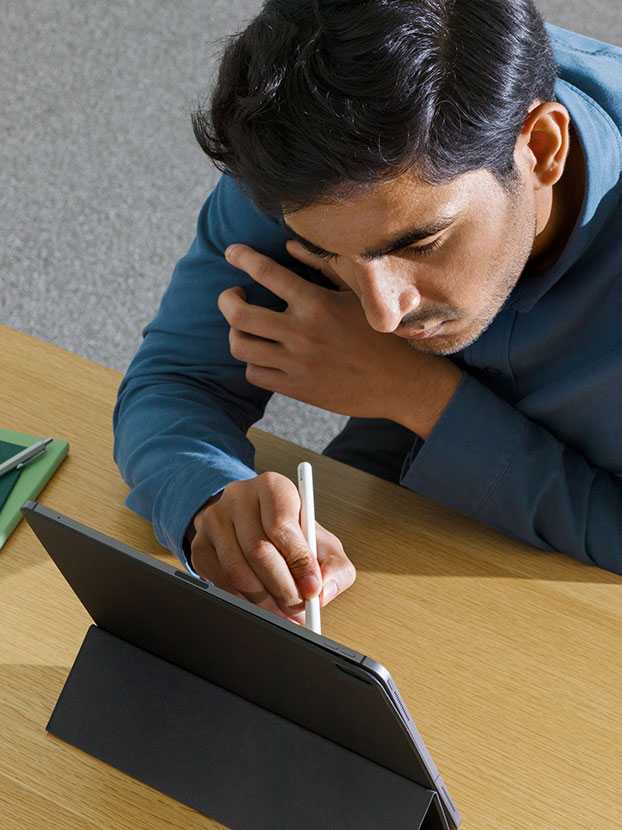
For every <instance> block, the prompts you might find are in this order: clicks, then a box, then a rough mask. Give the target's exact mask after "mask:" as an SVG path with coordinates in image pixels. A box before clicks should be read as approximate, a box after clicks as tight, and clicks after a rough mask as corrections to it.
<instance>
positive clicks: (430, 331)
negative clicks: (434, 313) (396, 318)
mask: <svg viewBox="0 0 622 830" xmlns="http://www.w3.org/2000/svg"><path fill="white" fill-rule="evenodd" d="M446 322H447V321H446V320H443V321H442V322H441V323H435V324H434V325H433V326H428V327H427V328H426V329H424V330H423V331H422V330H421V329H419V330H417V329H404V332H403V333H400V335H399V336H400V337H406V338H407V339H408V340H413V339H414V340H426V339H427V338H428V337H433V336H434V335H435V334H436V333H437V332H438V331H440V329H441V328H442V327H443V326H444V325H445V323H446Z"/></svg>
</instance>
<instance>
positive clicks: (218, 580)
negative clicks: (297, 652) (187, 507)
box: [192, 534, 304, 625]
mask: <svg viewBox="0 0 622 830" xmlns="http://www.w3.org/2000/svg"><path fill="white" fill-rule="evenodd" d="M222 538H223V540H224V539H225V538H226V535H225V534H223V537H222ZM197 540H198V541H197ZM223 544H224V541H223ZM238 550H239V547H238ZM222 551H224V548H221V555H219V553H218V551H217V550H216V548H215V547H214V546H213V545H212V544H210V543H209V542H207V541H206V539H205V537H204V536H203V538H202V539H201V537H199V536H197V537H195V541H194V542H193V546H192V559H193V565H194V569H195V570H196V572H197V573H198V574H199V576H201V577H203V579H209V580H210V581H212V582H213V583H214V584H215V585H218V587H219V588H222V589H223V590H225V591H228V592H229V593H231V594H234V595H235V596H237V597H240V598H242V599H246V600H248V601H249V602H252V603H253V604H254V605H258V606H259V607H260V608H263V609H264V610H265V611H270V612H271V613H273V614H276V615H277V616H278V617H281V618H283V619H288V620H290V621H291V622H294V623H296V624H298V625H300V624H302V623H304V603H299V605H298V607H297V610H296V611H290V612H289V613H288V612H286V611H284V610H283V609H281V608H280V607H279V606H278V604H277V603H276V602H275V600H274V598H273V597H272V596H271V595H270V594H269V593H268V591H266V589H265V588H264V587H263V586H261V583H260V582H259V580H258V579H257V577H256V576H255V575H254V573H253V571H252V570H251V569H250V567H248V566H247V570H248V572H249V573H250V577H249V576H248V574H246V573H245V571H244V568H241V569H240V573H242V574H244V576H243V580H239V579H238V573H236V569H235V567H232V566H230V565H224V566H223V561H224V560H226V558H227V557H226V556H224V555H223V554H222ZM246 580H248V581H246ZM240 581H243V584H244V587H248V585H249V584H251V585H253V586H254V587H256V586H257V585H259V586H261V587H260V588H259V589H258V590H240V589H239V588H237V587H236V584H240Z"/></svg>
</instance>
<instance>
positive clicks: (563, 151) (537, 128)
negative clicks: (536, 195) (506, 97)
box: [516, 101, 570, 190]
mask: <svg viewBox="0 0 622 830" xmlns="http://www.w3.org/2000/svg"><path fill="white" fill-rule="evenodd" d="M569 148H570V114H569V113H568V110H567V109H566V107H565V106H564V105H563V104H560V103H559V102H557V101H544V102H539V101H537V102H535V103H534V104H532V105H531V107H530V108H529V113H528V114H527V117H526V118H525V121H524V122H523V126H522V128H521V131H520V134H519V136H518V139H517V142H516V152H517V153H518V155H519V158H521V159H522V160H523V163H525V164H526V165H527V167H528V170H529V171H530V173H531V176H532V178H533V180H534V181H533V186H534V189H535V190H539V189H540V188H543V187H552V186H553V185H554V184H556V183H557V182H558V181H559V180H560V179H561V177H562V174H563V172H564V167H565V165H566V159H567V158H568V150H569Z"/></svg>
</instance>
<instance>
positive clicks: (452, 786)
mask: <svg viewBox="0 0 622 830" xmlns="http://www.w3.org/2000/svg"><path fill="white" fill-rule="evenodd" d="M0 356H1V357H0V389H2V399H1V401H0V426H3V427H7V428H9V429H16V430H20V431H23V432H27V433H32V434H33V435H41V436H43V435H54V436H56V437H63V438H67V439H68V440H69V442H70V451H69V457H68V458H67V460H66V461H65V462H64V464H63V465H62V467H61V468H60V470H59V471H58V472H57V473H56V475H55V476H54V478H53V480H52V481H51V482H50V483H49V484H48V486H47V487H46V489H45V490H44V491H43V493H42V494H41V496H40V499H39V500H40V501H41V502H42V503H44V504H46V505H49V506H51V507H54V508H56V509H58V510H60V511H61V512H63V513H66V514H68V515H69V516H72V517H74V518H76V519H78V520H79V521H81V522H84V523H86V524H89V525H91V526H92V527H94V528H96V529H98V530H100V531H102V532H104V533H107V534H110V535H111V536H114V537H115V538H117V539H121V540H122V541H124V542H126V543H127V544H130V545H132V546H134V547H136V548H137V549H139V550H141V551H144V552H147V553H150V554H153V555H154V556H157V557H160V558H162V559H164V560H167V561H169V562H170V563H172V564H175V562H176V560H175V559H174V558H173V557H172V556H171V554H169V553H168V552H167V551H166V550H164V549H163V548H162V547H161V546H160V545H159V544H158V542H157V541H156V540H155V538H154V536H153V532H152V529H151V525H150V524H149V523H148V522H146V521H145V520H143V519H141V518H140V517H138V516H136V515H134V514H133V513H132V512H131V511H129V510H128V509H127V508H126V507H125V506H124V499H125V496H126V494H127V487H126V485H125V484H124V483H123V481H122V479H121V477H120V474H119V472H118V470H117V468H116V466H115V464H114V462H113V459H112V427H111V418H112V409H113V406H114V401H115V394H116V390H117V387H118V384H119V382H120V379H121V375H120V374H119V373H118V372H115V371H113V370H110V369H106V368H104V367H102V366H98V365H96V364H94V363H91V362H89V361H87V360H85V359H84V358H81V357H78V356H76V355H74V354H71V353H69V352H66V351H63V350H61V349H59V348H57V347H55V346H53V345H50V344H47V343H44V342H42V341H39V340H36V339H34V338H31V337H28V336H26V335H23V334H20V333H17V332H15V331H13V330H11V329H9V328H6V327H1V326H0ZM251 438H252V440H253V443H254V444H255V446H256V447H257V469H258V470H260V471H261V470H266V469H272V470H277V471H279V472H281V473H284V474H285V475H288V476H290V477H291V478H292V479H293V480H295V477H296V465H297V463H298V461H300V460H305V459H306V460H309V461H311V462H312V463H313V465H314V477H315V490H316V511H317V519H318V521H320V522H321V523H322V524H323V525H325V526H326V527H327V528H329V529H330V530H332V531H333V532H334V533H336V534H337V535H338V536H339V537H340V539H341V540H342V542H343V544H344V546H345V548H346V551H347V552H348V554H349V556H350V558H351V559H352V560H353V561H354V563H355V565H356V566H357V569H358V578H357V580H356V582H355V584H354V586H353V587H352V588H351V589H350V590H349V591H347V592H346V593H345V594H344V595H342V596H341V597H339V598H338V599H337V600H336V601H335V602H333V603H332V604H331V605H329V606H328V607H327V608H325V609H324V611H323V615H322V623H323V629H324V633H325V634H326V635H327V636H329V637H331V638H332V639H335V640H338V641H341V642H343V643H344V644H346V645H349V646H351V647H353V648H355V649H357V650H358V651H361V652H363V653H365V654H368V655H370V656H371V657H373V658H375V659H376V660H378V661H379V662H381V663H383V664H384V665H386V666H387V667H388V668H389V669H390V671H391V672H392V674H393V676H394V678H395V679H396V681H397V683H398V685H399V687H400V690H401V691H402V693H403V696H404V698H405V700H406V702H407V704H408V706H409V708H410V710H411V712H412V714H413V717H414V719H415V721H416V722H417V725H418V727H419V730H420V731H421V733H422V734H423V736H424V739H425V740H426V742H427V745H428V747H429V749H430V751H431V753H432V756H433V757H434V759H435V761H436V763H437V764H438V766H439V768H440V770H441V772H442V774H443V776H444V778H445V781H446V784H447V787H448V789H449V791H450V793H451V794H452V796H453V798H454V799H455V801H456V802H457V804H458V806H459V808H460V809H461V811H462V813H463V816H464V822H463V825H462V827H463V828H464V830H553V828H563V830H597V828H598V830H619V828H621V827H622V717H621V714H622V710H621V705H620V704H621V701H622V691H621V687H622V660H621V655H622V648H621V644H620V631H619V630H618V625H620V624H621V622H622V610H621V608H622V605H621V599H622V578H621V577H618V576H616V575H613V574H610V573H607V572H605V571H601V570H599V569H597V568H594V567H591V566H587V565H582V564H579V563H577V562H575V561H573V560H572V559H570V558H569V557H566V556H563V555H561V554H554V555H551V554H545V553H542V552H540V551H537V550H535V549H532V548H529V547H527V546H525V545H522V544H520V543H518V542H514V541H511V540H509V539H507V538H505V537H503V536H501V535H500V534H498V533H496V532H495V531H493V530H490V529H488V528H485V527H483V526H481V525H479V524H477V523H475V522H473V521H471V520H469V519H467V518H465V517H463V516H460V515H458V514H456V513H453V512H451V511H448V510H446V509H444V508H443V507H441V506H440V505H437V504H435V503H433V502H431V501H429V500H426V499H423V498H422V497H419V496H417V495H416V494H415V493H412V492H409V491H408V490H406V489H404V488H401V487H399V486H397V485H392V484H389V483H388V482H385V481H382V480H380V479H377V478H375V477H373V476H369V475H366V474H364V473H362V472H360V471H358V470H355V469H352V468H350V467H347V466H346V465H343V464H340V463H338V462H335V461H332V460H330V459H327V458H324V457H322V456H319V455H316V454H315V453H313V452H310V451H308V450H305V449H302V448H300V447H297V446H296V445H294V444H291V443H289V442H287V441H283V440H281V439H279V438H276V437H274V436H272V435H269V434H267V433H265V432H262V431H260V430H256V429H255V430H252V431H251ZM88 624H89V618H88V615H87V614H86V611H85V610H84V609H83V607H82V606H81V604H80V603H79V601H78V600H77V599H76V598H75V596H74V595H73V593H72V592H71V590H70V589H69V587H68V586H67V584H66V583H65V582H64V580H63V578H62V577H61V576H60V574H59V573H58V571H57V570H56V568H55V567H54V565H53V564H52V562H51V560H50V559H49V558H48V556H47V554H46V553H45V552H44V550H43V548H42V547H41V546H40V545H39V543H38V542H37V540H36V538H35V537H34V535H33V533H32V532H31V531H30V529H29V528H28V527H27V526H26V525H25V523H24V522H22V523H21V524H20V526H19V527H18V528H17V530H16V531H15V533H14V534H13V536H12V537H11V539H10V540H9V542H8V543H7V545H6V546H5V548H4V549H3V550H2V551H0V828H2V830H24V829H26V830H40V828H41V830H43V828H45V829H46V830H55V829H56V828H59V830H60V828H62V830H77V829H78V828H80V829H82V828H84V830H87V829H88V830H96V828H97V829H99V828H102V829H103V828H105V830H110V829H111V828H115V830H117V828H118V830H143V828H144V830H147V828H148V830H164V829H165V828H167V830H169V829H170V828H184V830H195V828H197V830H198V828H220V827H222V825H220V824H218V823H216V822H214V821H212V820H210V819H209V818H207V817H205V816H202V815H200V814H198V813H196V812H194V811H193V810H191V809H189V808H186V807H184V806H182V805H180V804H178V803H176V802H175V801H173V800H172V799H170V798H168V797H165V796H163V795H161V794H160V793H158V792H156V791H154V790H152V789H150V788H149V787H146V786H144V785H142V784H140V783H138V782H137V781H134V780H132V779H131V778H129V777H127V776H126V775H124V774H122V773H120V772H118V771H116V770H115V769H113V768H111V767H108V766H106V765H105V764H103V763H101V762H100V761H97V760H96V759H94V758H91V757H90V756H88V755H86V754H84V753H82V752H80V751H78V750H77V749H74V748H73V747H71V746H69V745H66V744H64V743H63V742H62V741H60V740H58V739H56V738H54V737H52V736H49V735H48V734H47V733H46V732H45V724H46V723H47V720H48V717H49V715H50V712H51V710H52V707H53V705H54V703H55V701H56V699H57V697H58V695H59V693H60V690H61V687H62V684H63V682H64V680H65V677H66V675H67V672H68V670H69V668H70V666H71V664H72V662H73V659H74V657H75V654H76V651H77V649H78V647H79V645H80V643H81V641H82V638H83V636H84V633H85V631H86V629H87V626H88ZM185 635H186V632H184V636H185ZM180 636H181V635H180ZM370 728H373V724H370ZM319 797H321V794H319ZM275 830H289V829H288V828H275ZM292 830H293V829H292Z"/></svg>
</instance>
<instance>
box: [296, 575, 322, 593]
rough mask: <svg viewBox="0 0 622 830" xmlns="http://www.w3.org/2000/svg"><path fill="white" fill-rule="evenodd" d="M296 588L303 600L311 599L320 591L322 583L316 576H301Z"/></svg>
mask: <svg viewBox="0 0 622 830" xmlns="http://www.w3.org/2000/svg"><path fill="white" fill-rule="evenodd" d="M298 588H299V590H300V593H301V594H302V595H303V597H304V598H305V599H313V597H316V596H317V595H318V594H319V593H320V591H321V590H322V583H321V582H320V580H319V579H318V578H317V576H313V574H309V576H303V577H302V579H301V580H300V581H299V582H298Z"/></svg>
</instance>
